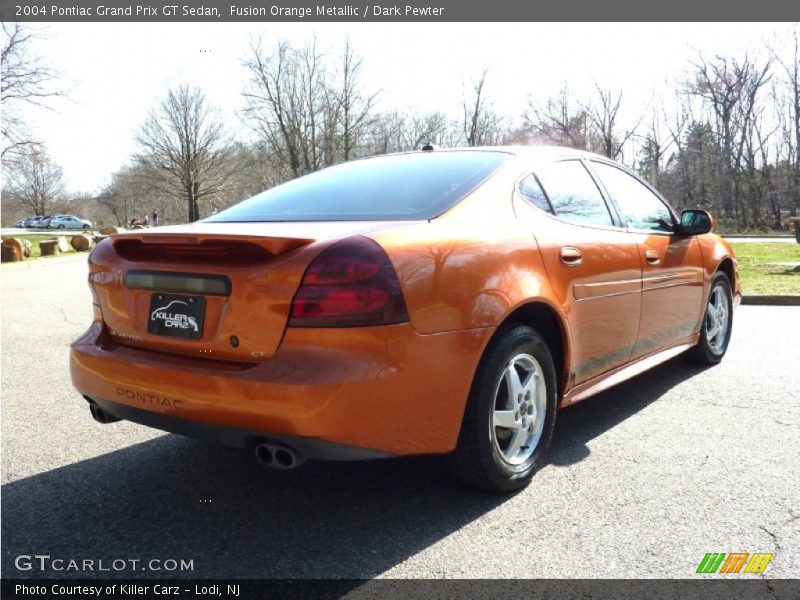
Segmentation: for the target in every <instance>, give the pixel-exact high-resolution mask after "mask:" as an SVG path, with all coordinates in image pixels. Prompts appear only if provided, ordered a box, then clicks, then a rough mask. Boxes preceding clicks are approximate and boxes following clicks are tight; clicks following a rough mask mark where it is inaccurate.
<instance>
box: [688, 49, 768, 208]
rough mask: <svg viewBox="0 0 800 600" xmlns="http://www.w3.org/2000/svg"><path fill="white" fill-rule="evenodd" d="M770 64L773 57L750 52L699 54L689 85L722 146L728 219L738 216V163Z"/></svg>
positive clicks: (766, 80)
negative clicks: (762, 58) (761, 58)
mask: <svg viewBox="0 0 800 600" xmlns="http://www.w3.org/2000/svg"><path fill="white" fill-rule="evenodd" d="M770 66H771V63H770V60H766V61H765V62H764V63H763V64H761V65H758V64H756V62H755V61H754V60H753V59H752V58H751V57H750V56H748V55H747V54H745V55H744V57H743V58H742V59H741V60H737V59H732V58H728V57H724V56H716V57H715V58H714V59H713V60H711V61H708V60H706V59H705V58H703V57H702V56H700V57H699V58H698V60H697V62H695V63H694V68H695V73H694V80H693V81H691V82H689V83H688V84H687V85H686V92H687V93H688V94H690V95H693V96H696V97H698V98H700V99H701V101H702V102H704V103H705V104H706V105H707V106H708V107H709V108H710V109H711V111H712V115H713V117H714V126H715V133H716V135H717V137H718V139H719V145H720V148H721V150H722V153H721V159H722V165H721V170H722V176H723V177H722V188H721V190H720V191H721V194H722V198H721V200H722V202H721V204H722V207H723V211H724V215H725V217H727V218H729V219H734V220H739V219H738V217H739V212H740V211H739V208H740V204H741V191H742V190H741V185H740V184H741V180H740V177H739V176H740V173H741V171H740V168H739V165H740V162H741V157H742V152H743V151H744V144H745V138H746V131H747V130H748V127H749V126H750V125H751V123H752V120H753V111H754V109H755V106H756V99H757V96H758V93H759V90H761V88H762V87H763V86H764V85H765V84H766V83H767V82H768V81H769V71H770Z"/></svg>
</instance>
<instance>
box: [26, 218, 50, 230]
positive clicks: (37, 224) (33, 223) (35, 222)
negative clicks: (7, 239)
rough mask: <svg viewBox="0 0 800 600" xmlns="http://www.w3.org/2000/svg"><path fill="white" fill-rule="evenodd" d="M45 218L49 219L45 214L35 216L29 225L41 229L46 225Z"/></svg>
mask: <svg viewBox="0 0 800 600" xmlns="http://www.w3.org/2000/svg"><path fill="white" fill-rule="evenodd" d="M45 219H47V217H44V216H38V217H33V219H31V222H30V225H28V227H31V228H33V229H39V228H41V227H44V226H45V225H44V221H45Z"/></svg>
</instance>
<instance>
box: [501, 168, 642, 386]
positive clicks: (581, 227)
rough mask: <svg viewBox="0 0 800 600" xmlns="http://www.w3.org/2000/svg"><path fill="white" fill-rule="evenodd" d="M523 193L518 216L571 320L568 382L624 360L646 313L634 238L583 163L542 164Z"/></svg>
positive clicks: (525, 180) (576, 381) (520, 186)
mask: <svg viewBox="0 0 800 600" xmlns="http://www.w3.org/2000/svg"><path fill="white" fill-rule="evenodd" d="M542 190H543V191H544V193H542ZM518 193H519V196H518V198H517V200H516V202H515V206H517V205H518V206H519V208H518V210H517V214H518V215H520V216H521V217H522V218H523V220H526V219H527V220H528V222H530V223H531V227H532V231H533V234H534V236H535V238H536V240H537V242H538V244H539V248H540V251H541V254H542V258H543V261H544V264H545V269H546V270H547V275H548V278H549V280H550V282H551V285H552V287H553V290H554V291H555V294H556V295H557V297H558V300H559V301H560V302H561V304H562V309H563V311H564V314H566V315H567V318H568V320H569V324H570V329H571V332H572V339H571V344H572V352H571V354H572V369H571V373H570V382H569V383H570V385H575V384H579V383H582V382H584V381H587V380H588V379H591V378H592V377H595V376H597V375H600V374H602V373H604V372H606V371H609V370H611V369H613V368H615V367H617V366H619V365H621V364H623V363H625V362H626V361H627V360H628V359H629V358H630V356H631V352H632V350H633V346H634V343H635V341H636V334H637V331H638V327H639V313H640V310H641V293H640V292H641V263H640V261H639V250H638V246H637V244H636V241H635V240H634V239H632V238H631V237H630V236H628V235H626V233H625V231H624V230H623V229H621V227H620V225H621V223H620V221H619V218H618V217H617V215H616V214H615V212H614V211H613V209H612V208H611V207H609V205H608V204H607V203H606V201H605V199H604V197H603V195H602V193H601V191H600V189H599V188H598V186H597V185H596V183H595V181H594V180H593V178H592V176H591V174H590V173H589V171H588V170H587V169H586V167H585V166H584V164H583V162H582V161H580V160H567V161H559V162H555V163H552V164H550V165H548V166H546V167H544V168H540V169H538V170H537V172H536V174H535V175H534V174H531V175H529V176H527V177H524V178H523V179H522V180H521V181H520V182H519V184H518ZM543 213H549V216H546V215H545V214H543ZM526 215H527V216H526Z"/></svg>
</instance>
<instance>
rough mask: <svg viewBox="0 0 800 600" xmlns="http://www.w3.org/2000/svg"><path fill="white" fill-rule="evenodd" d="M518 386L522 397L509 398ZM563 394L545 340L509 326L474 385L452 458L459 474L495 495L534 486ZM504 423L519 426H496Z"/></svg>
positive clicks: (488, 353)
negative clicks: (558, 387) (513, 388)
mask: <svg viewBox="0 0 800 600" xmlns="http://www.w3.org/2000/svg"><path fill="white" fill-rule="evenodd" d="M512 365H513V369H514V372H515V373H516V375H517V378H516V379H515V378H514V376H513V374H512V373H511V368H512ZM509 381H510V382H511V384H509ZM512 386H513V387H516V389H517V392H518V393H516V394H509V390H510V389H512ZM526 390H527V391H526ZM557 393H558V392H557V386H556V374H555V367H554V364H553V357H552V355H551V354H550V349H549V348H548V347H547V343H546V342H545V341H544V339H543V338H542V337H541V336H540V335H539V334H538V333H537V332H536V330H535V329H532V328H531V327H528V326H526V325H521V324H518V323H512V324H508V325H504V326H503V327H502V328H501V329H500V330H498V332H497V334H496V335H495V337H494V339H493V340H492V341H491V342H490V344H489V346H488V348H487V349H486V351H485V352H484V355H483V357H482V358H481V362H480V364H479V365H478V369H477V372H476V374H475V379H474V380H473V382H472V388H471V390H470V394H469V399H468V400H467V406H466V410H465V412H464V419H463V421H462V423H461V432H460V434H459V438H458V444H457V446H456V449H455V451H454V452H453V453H452V454H451V455H450V456H449V460H450V467H451V470H452V471H453V472H454V474H455V475H456V476H457V477H458V478H459V479H461V480H462V481H463V482H464V483H466V484H468V485H471V486H474V487H478V488H482V489H486V490H490V491H494V492H512V491H515V490H518V489H521V488H523V487H525V486H526V485H528V483H530V480H531V478H532V477H533V475H534V473H535V472H536V471H537V470H538V469H539V468H540V467H542V466H543V465H544V463H545V459H546V457H547V452H548V450H549V449H550V442H551V440H552V438H553V428H554V427H555V421H556V404H557ZM520 398H522V404H519V400H520ZM520 406H521V407H522V408H523V410H519V407H520ZM498 421H501V422H505V423H508V424H509V425H513V427H503V426H499V425H496V423H497V422H498ZM526 427H527V429H526ZM515 448H516V450H515Z"/></svg>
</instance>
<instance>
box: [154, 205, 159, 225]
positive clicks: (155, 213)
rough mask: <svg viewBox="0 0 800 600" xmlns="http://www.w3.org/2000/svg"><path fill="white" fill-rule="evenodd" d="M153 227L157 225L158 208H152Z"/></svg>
mask: <svg viewBox="0 0 800 600" xmlns="http://www.w3.org/2000/svg"><path fill="white" fill-rule="evenodd" d="M153 227H158V209H155V208H154V209H153Z"/></svg>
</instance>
